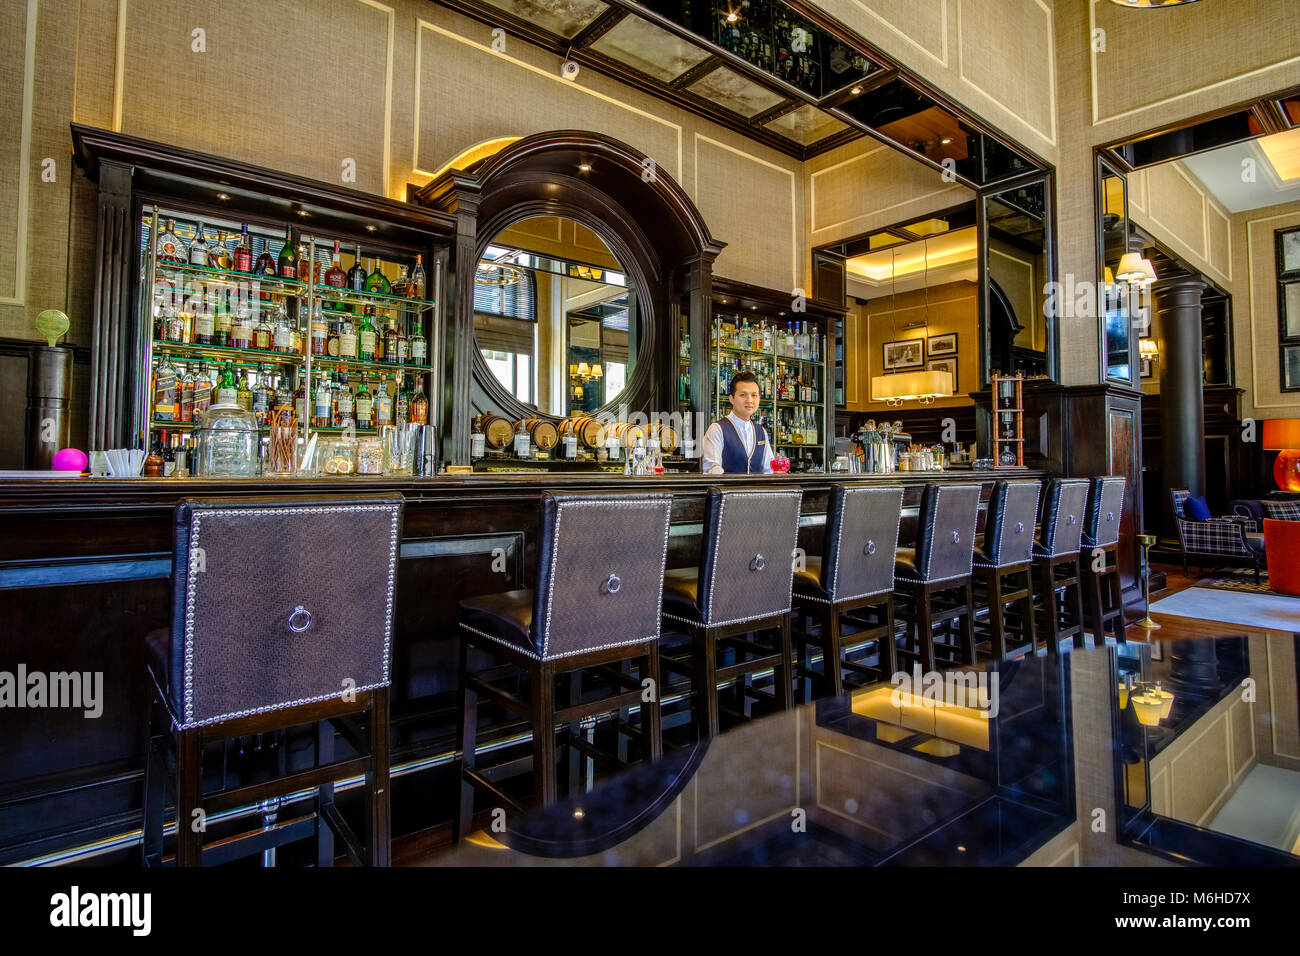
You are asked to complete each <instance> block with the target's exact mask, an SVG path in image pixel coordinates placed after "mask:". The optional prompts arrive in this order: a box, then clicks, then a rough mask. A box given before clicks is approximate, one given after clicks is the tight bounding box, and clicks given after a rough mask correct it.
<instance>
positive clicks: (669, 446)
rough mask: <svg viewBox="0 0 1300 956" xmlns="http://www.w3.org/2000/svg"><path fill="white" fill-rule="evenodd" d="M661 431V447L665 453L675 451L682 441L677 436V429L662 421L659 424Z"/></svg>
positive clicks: (659, 430)
mask: <svg viewBox="0 0 1300 956" xmlns="http://www.w3.org/2000/svg"><path fill="white" fill-rule="evenodd" d="M656 427H657V429H658V432H659V447H660V449H662V450H663V453H664V454H665V455H668V454H671V453H672V452H675V451H676V450H677V448H678V446H680V445H681V442H680V441H679V440H678V438H677V430H676V429H674V428H671V427H670V426H668V425H665V424H664V423H663V422H660V423H659V424H658V425H657V426H656Z"/></svg>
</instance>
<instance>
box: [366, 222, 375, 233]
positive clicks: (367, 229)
mask: <svg viewBox="0 0 1300 956" xmlns="http://www.w3.org/2000/svg"><path fill="white" fill-rule="evenodd" d="M374 231H375V227H374V226H372V225H370V224H369V223H366V232H374Z"/></svg>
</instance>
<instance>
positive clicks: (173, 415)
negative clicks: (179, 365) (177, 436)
mask: <svg viewBox="0 0 1300 956" xmlns="http://www.w3.org/2000/svg"><path fill="white" fill-rule="evenodd" d="M178 391H179V388H178V376H177V374H176V369H175V367H174V366H173V365H172V364H171V360H170V359H168V358H166V357H164V358H163V359H162V360H161V361H160V362H159V363H158V367H157V369H156V370H155V371H154V377H153V395H154V401H153V418H154V421H157V422H174V421H176V420H177V419H178V418H179V417H180V395H179V394H178Z"/></svg>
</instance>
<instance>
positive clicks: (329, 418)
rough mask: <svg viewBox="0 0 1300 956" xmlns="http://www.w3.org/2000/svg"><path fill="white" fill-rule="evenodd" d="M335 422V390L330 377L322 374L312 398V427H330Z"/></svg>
mask: <svg viewBox="0 0 1300 956" xmlns="http://www.w3.org/2000/svg"><path fill="white" fill-rule="evenodd" d="M333 423H334V390H333V389H332V388H330V381H329V377H328V376H325V375H322V376H321V377H320V381H319V382H317V384H316V391H315V394H314V396H313V398H312V421H311V424H312V427H313V428H329V427H330V426H331V425H332V424H333Z"/></svg>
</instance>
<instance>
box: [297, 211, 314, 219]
mask: <svg viewBox="0 0 1300 956" xmlns="http://www.w3.org/2000/svg"><path fill="white" fill-rule="evenodd" d="M298 215H300V216H302V217H304V218H306V217H307V216H310V215H311V213H309V212H308V211H307V210H306V209H299V210H298Z"/></svg>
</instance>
